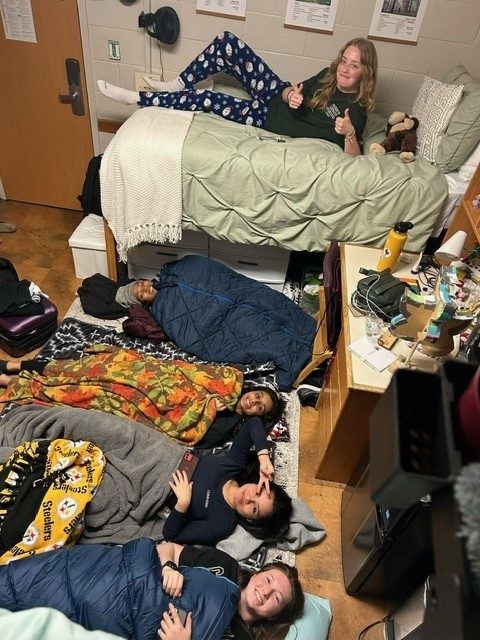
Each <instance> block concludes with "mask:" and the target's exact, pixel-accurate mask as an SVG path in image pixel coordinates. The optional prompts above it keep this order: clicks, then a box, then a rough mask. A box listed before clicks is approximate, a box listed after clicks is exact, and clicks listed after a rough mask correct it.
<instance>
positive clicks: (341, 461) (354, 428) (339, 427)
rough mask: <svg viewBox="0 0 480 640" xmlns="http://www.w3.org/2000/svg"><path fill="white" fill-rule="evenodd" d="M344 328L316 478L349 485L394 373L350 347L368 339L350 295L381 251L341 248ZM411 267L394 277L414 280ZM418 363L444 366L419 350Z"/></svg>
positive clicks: (325, 405)
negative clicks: (374, 413)
mask: <svg viewBox="0 0 480 640" xmlns="http://www.w3.org/2000/svg"><path fill="white" fill-rule="evenodd" d="M340 252H341V254H340V255H341V268H342V315H343V328H342V331H341V333H340V337H339V339H338V345H337V351H336V353H335V355H334V358H333V363H332V364H331V366H330V371H329V374H328V379H327V381H326V383H325V385H324V388H323V389H322V391H321V393H320V396H319V401H318V404H317V410H318V440H319V465H318V469H317V473H316V477H317V478H320V479H323V480H330V481H332V482H342V483H346V482H347V481H348V479H349V478H350V476H351V474H352V472H353V470H354V469H355V467H356V465H357V463H358V462H359V460H360V459H361V457H362V456H363V455H364V454H365V452H366V449H367V447H368V437H369V435H368V434H369V419H370V415H371V413H372V411H373V409H374V407H375V405H376V404H377V402H378V399H379V397H380V395H381V394H382V393H383V392H384V391H385V389H386V388H387V386H388V385H389V383H390V379H391V377H392V374H391V373H390V372H389V371H388V369H385V370H384V371H380V372H379V371H375V369H372V368H371V367H370V366H369V365H367V364H366V363H364V362H362V361H361V360H360V359H359V358H357V357H356V356H353V355H352V354H351V352H350V350H349V349H348V348H347V347H348V345H349V344H350V343H352V342H354V341H355V340H357V339H358V338H361V337H362V336H363V335H365V318H364V316H360V317H356V316H354V315H353V313H352V311H351V310H350V307H349V304H350V297H351V294H352V292H353V291H355V289H356V287H357V282H358V280H359V279H360V278H363V277H364V276H363V275H361V274H360V273H359V269H360V267H364V268H366V269H375V268H376V265H377V262H378V259H379V257H380V253H381V250H380V249H371V248H369V247H361V246H357V245H349V244H341V245H340ZM413 264H414V262H413V261H412V263H411V264H408V265H407V264H404V263H401V262H399V263H398V266H397V269H396V270H395V272H394V275H396V276H400V277H402V276H403V277H409V278H413V277H414V276H412V274H411V272H410V269H411V268H412V266H413ZM394 352H395V353H397V354H402V355H407V354H408V352H409V348H408V346H407V344H406V342H405V341H403V340H398V342H397V344H396V345H395V347H394ZM412 362H413V363H415V364H416V365H417V366H418V367H420V368H421V369H423V370H427V371H428V370H430V371H432V370H433V371H434V370H436V368H437V367H438V363H437V362H436V361H435V360H433V359H431V358H428V357H426V356H424V355H422V354H421V353H419V352H418V353H417V352H415V354H414V356H413V359H412Z"/></svg>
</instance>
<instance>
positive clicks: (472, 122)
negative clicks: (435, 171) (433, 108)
mask: <svg viewBox="0 0 480 640" xmlns="http://www.w3.org/2000/svg"><path fill="white" fill-rule="evenodd" d="M443 80H444V82H449V83H451V84H461V85H463V96H462V99H461V100H460V103H459V104H458V106H457V108H456V109H455V111H454V113H453V116H452V118H451V120H450V122H449V124H448V127H447V130H446V131H445V133H444V135H443V136H442V139H441V141H440V144H439V146H438V149H437V157H436V159H435V162H436V164H437V165H438V166H439V167H440V169H441V170H442V171H443V172H444V173H447V172H448V171H455V170H456V169H458V167H459V166H460V165H462V164H463V163H464V162H465V160H466V159H467V158H468V156H469V155H470V154H471V153H472V151H473V149H474V148H475V146H476V145H477V144H478V143H479V142H480V81H478V80H475V79H474V78H473V77H472V76H471V75H470V74H469V72H468V71H467V69H466V68H465V67H464V66H463V64H457V65H455V66H454V67H453V69H451V70H450V71H449V72H448V73H447V75H446V76H445V77H444V79H443Z"/></svg>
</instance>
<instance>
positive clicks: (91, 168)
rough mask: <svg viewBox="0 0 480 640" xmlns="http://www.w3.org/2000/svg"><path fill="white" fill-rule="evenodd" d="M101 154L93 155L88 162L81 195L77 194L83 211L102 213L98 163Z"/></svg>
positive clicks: (100, 159) (99, 214) (99, 162)
mask: <svg viewBox="0 0 480 640" xmlns="http://www.w3.org/2000/svg"><path fill="white" fill-rule="evenodd" d="M101 162H102V154H100V155H99V156H93V158H92V159H91V160H90V162H89V163H88V167H87V173H86V174H85V182H84V183H83V189H82V195H80V196H77V199H78V201H79V202H80V204H81V205H82V209H83V211H84V212H85V213H96V214H97V215H98V216H101V215H102V205H101V203H100V175H99V171H100V164H101Z"/></svg>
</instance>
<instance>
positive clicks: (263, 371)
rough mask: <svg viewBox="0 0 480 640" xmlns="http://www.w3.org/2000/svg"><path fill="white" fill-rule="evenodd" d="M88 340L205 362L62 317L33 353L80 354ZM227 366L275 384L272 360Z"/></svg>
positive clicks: (45, 356)
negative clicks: (49, 336)
mask: <svg viewBox="0 0 480 640" xmlns="http://www.w3.org/2000/svg"><path fill="white" fill-rule="evenodd" d="M92 344H109V345H114V346H116V347H123V348H125V349H135V350H136V351H138V352H139V353H141V354H142V355H149V356H154V357H155V358H159V359H162V360H185V361H186V362H199V363H204V362H205V361H204V360H200V359H199V358H197V357H195V356H192V355H190V354H188V353H186V352H185V351H181V350H180V349H179V348H178V347H177V346H176V345H175V344H174V343H173V342H155V341H153V340H148V339H146V338H130V337H129V336H126V335H125V334H124V333H118V332H117V331H116V330H115V329H106V328H104V327H99V326H97V325H94V324H88V323H86V322H81V321H80V320H76V319H75V318H65V319H64V320H63V322H62V323H61V324H60V325H59V326H58V328H57V330H56V331H55V333H54V334H53V336H52V337H51V338H50V340H49V341H48V342H47V344H46V345H45V346H44V347H43V349H42V351H41V352H40V353H39V354H38V356H37V357H38V359H41V360H43V361H45V362H49V361H50V360H67V359H75V358H80V357H81V356H82V355H83V353H84V351H85V349H86V348H87V347H89V346H90V345H92ZM222 364H231V363H222ZM231 366H233V367H235V368H236V369H239V370H240V371H243V373H244V375H245V380H246V381H248V382H255V383H258V384H269V385H272V386H274V387H275V388H276V387H277V385H276V379H275V365H274V363H273V362H266V363H265V364H262V365H249V364H232V365H231Z"/></svg>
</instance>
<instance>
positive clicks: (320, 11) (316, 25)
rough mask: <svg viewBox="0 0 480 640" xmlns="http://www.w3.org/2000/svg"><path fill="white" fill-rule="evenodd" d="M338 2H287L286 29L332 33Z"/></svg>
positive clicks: (294, 0) (311, 0)
mask: <svg viewBox="0 0 480 640" xmlns="http://www.w3.org/2000/svg"><path fill="white" fill-rule="evenodd" d="M338 1H339V0H288V4H287V11H286V13H285V24H284V26H285V27H286V28H287V29H303V30H304V31H320V32H321V33H333V25H334V24H335V15H336V13H337V7H338Z"/></svg>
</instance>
